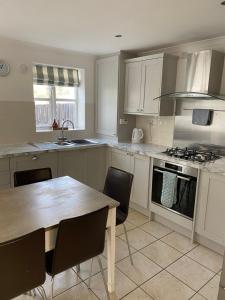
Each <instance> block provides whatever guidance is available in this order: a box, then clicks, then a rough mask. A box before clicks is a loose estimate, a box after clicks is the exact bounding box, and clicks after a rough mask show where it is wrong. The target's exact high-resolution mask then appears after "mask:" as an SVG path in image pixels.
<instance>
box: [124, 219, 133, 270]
mask: <svg viewBox="0 0 225 300" xmlns="http://www.w3.org/2000/svg"><path fill="white" fill-rule="evenodd" d="M123 229H124V232H125V237H126V241H127V247H128V252H129V256H130V262H131V264H132V265H133V264H134V262H133V258H132V255H131V251H130V243H129V240H128V235H127V229H126V226H125V224H124V223H123Z"/></svg>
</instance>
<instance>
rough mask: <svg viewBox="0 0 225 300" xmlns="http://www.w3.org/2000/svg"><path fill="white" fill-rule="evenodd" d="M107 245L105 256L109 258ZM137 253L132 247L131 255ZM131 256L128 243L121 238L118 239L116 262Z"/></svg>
mask: <svg viewBox="0 0 225 300" xmlns="http://www.w3.org/2000/svg"><path fill="white" fill-rule="evenodd" d="M106 249H107V245H105V249H104V252H103V255H104V256H105V257H107V251H106ZM134 252H136V250H135V249H134V248H133V247H131V253H134ZM128 255H129V252H128V247H127V243H125V242H124V241H123V240H121V239H120V238H116V262H117V261H119V260H121V259H123V258H125V257H127V256H128Z"/></svg>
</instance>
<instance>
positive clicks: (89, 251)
mask: <svg viewBox="0 0 225 300" xmlns="http://www.w3.org/2000/svg"><path fill="white" fill-rule="evenodd" d="M107 216H108V206H106V207H104V208H101V209H99V210H96V211H94V212H91V213H89V214H85V215H83V216H80V217H75V218H71V219H66V220H62V221H61V222H60V223H59V227H58V233H57V237H56V244H55V249H54V250H51V251H49V252H47V253H46V272H47V273H48V274H49V275H50V276H51V277H52V286H51V299H53V288H54V276H55V275H57V274H59V273H61V272H63V271H66V270H67V269H70V268H73V267H74V266H77V265H79V264H81V263H83V262H85V261H87V260H89V259H91V258H93V257H96V256H97V257H98V262H99V266H100V270H101V274H102V277H103V281H104V285H105V288H106V293H107V296H108V299H109V294H108V289H107V284H106V280H105V277H104V272H103V268H102V263H101V260H100V258H99V255H100V254H101V253H102V252H103V250H104V245H105V229H106V221H107Z"/></svg>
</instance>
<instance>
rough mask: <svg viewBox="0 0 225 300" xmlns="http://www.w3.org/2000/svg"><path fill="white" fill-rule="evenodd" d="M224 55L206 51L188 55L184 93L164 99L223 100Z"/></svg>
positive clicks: (179, 92)
mask: <svg viewBox="0 0 225 300" xmlns="http://www.w3.org/2000/svg"><path fill="white" fill-rule="evenodd" d="M223 65H224V53H221V52H218V51H215V50H204V51H200V52H195V53H189V54H187V64H186V70H185V76H184V78H185V82H184V88H183V89H182V91H176V92H173V93H167V94H166V95H161V96H160V97H158V98H162V97H172V98H198V99H221V100H225V96H222V95H220V86H221V80H222V74H223Z"/></svg>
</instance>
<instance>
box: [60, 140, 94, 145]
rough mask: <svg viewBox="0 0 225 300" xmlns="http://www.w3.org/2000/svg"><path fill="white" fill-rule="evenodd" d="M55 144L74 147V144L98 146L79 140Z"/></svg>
mask: <svg viewBox="0 0 225 300" xmlns="http://www.w3.org/2000/svg"><path fill="white" fill-rule="evenodd" d="M54 144H55V145H58V146H73V145H74V144H77V145H90V144H96V143H94V142H91V141H88V140H85V139H77V140H72V141H64V142H55V143H54Z"/></svg>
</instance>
